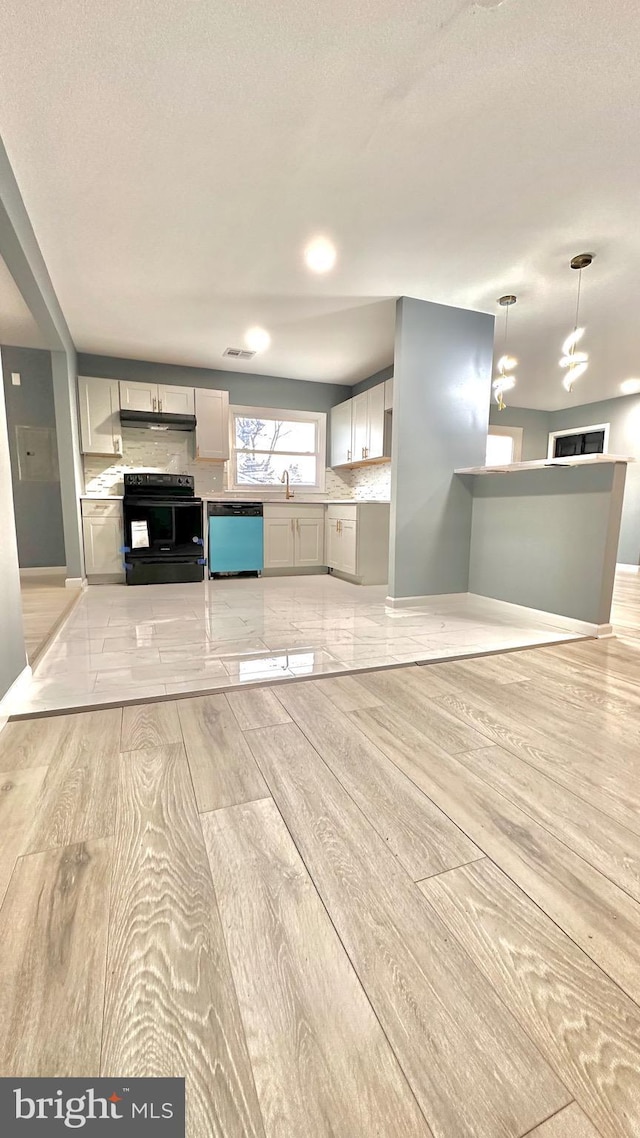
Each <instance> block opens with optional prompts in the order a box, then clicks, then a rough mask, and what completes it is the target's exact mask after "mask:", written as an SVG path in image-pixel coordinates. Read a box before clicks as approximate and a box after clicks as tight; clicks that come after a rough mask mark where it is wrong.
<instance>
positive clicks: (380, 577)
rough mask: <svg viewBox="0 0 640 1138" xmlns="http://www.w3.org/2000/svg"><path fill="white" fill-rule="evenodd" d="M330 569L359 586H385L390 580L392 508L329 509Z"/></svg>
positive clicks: (385, 504) (374, 505)
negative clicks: (390, 515) (342, 574)
mask: <svg viewBox="0 0 640 1138" xmlns="http://www.w3.org/2000/svg"><path fill="white" fill-rule="evenodd" d="M326 550H327V562H326V563H327V565H328V566H329V568H330V569H333V570H334V571H335V572H337V573H344V574H345V575H346V576H348V577H352V578H353V579H354V580H355V581H356V582H357V583H358V584H359V585H384V584H386V582H387V580H388V576H389V504H388V502H362V503H360V504H354V505H350V504H349V505H335V506H331V505H329V506H327V520H326Z"/></svg>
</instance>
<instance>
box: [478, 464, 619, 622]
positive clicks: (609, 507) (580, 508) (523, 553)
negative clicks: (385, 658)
mask: <svg viewBox="0 0 640 1138" xmlns="http://www.w3.org/2000/svg"><path fill="white" fill-rule="evenodd" d="M625 470H626V467H625V466H624V465H621V464H618V465H615V464H613V463H611V464H606V465H602V466H583V467H575V466H573V467H560V468H555V469H552V468H548V469H543V470H534V471H526V470H523V471H517V472H514V473H511V474H491V475H482V476H481V477H476V478H472V477H468V476H465V477H464V478H461V479H460V480H461V481H464V482H465V483H467V484H468V485H470V486H471V488H472V491H473V525H472V532H471V554H470V562H469V591H470V592H472V593H479V594H481V595H482V596H486V597H495V598H496V599H497V600H502V601H511V602H512V603H513V604H517V605H525V606H526V607H527V608H535V609H543V610H544V611H545V612H551V613H559V614H561V615H562V616H568V617H573V618H575V619H577V620H584V621H588V622H589V623H591V624H608V623H609V616H610V612H611V596H612V591H613V579H614V573H615V561H616V547H617V542H618V531H619V525H620V513H621V509H622V496H623V492H624V476H625Z"/></svg>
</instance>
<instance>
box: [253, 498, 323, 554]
mask: <svg viewBox="0 0 640 1138" xmlns="http://www.w3.org/2000/svg"><path fill="white" fill-rule="evenodd" d="M326 564H327V562H326V560H325V555H324V506H296V505H290V506H286V505H284V504H282V505H280V503H277V504H274V505H265V507H264V567H265V569H311V568H316V567H318V566H324V565H326Z"/></svg>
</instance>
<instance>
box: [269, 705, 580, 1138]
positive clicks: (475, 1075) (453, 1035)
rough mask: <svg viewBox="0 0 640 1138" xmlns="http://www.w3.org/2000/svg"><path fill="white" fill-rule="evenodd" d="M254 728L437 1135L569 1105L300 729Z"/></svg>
mask: <svg viewBox="0 0 640 1138" xmlns="http://www.w3.org/2000/svg"><path fill="white" fill-rule="evenodd" d="M362 714H365V713H364V712H363V713H362ZM366 714H370V712H369V713H366ZM247 737H248V739H249V742H250V745H251V748H252V750H253V752H254V754H255V755H256V758H257V759H258V760H259V762H260V766H261V768H262V770H263V772H264V774H265V777H266V779H267V782H268V783H269V787H270V789H271V792H272V795H273V797H274V799H275V801H276V804H277V805H278V807H279V809H280V812H281V813H282V815H283V817H284V819H285V822H286V824H287V826H288V828H289V831H290V832H291V834H292V836H293V838H294V841H295V842H296V845H297V847H298V849H299V850H300V853H301V855H302V858H303V860H304V862H305V865H306V866H307V868H308V871H309V873H310V874H311V877H312V880H313V882H314V884H315V886H316V888H317V889H318V891H319V893H320V895H321V897H322V899H323V901H324V904H325V905H326V907H327V909H328V912H329V915H330V917H331V919H332V921H333V923H334V925H335V927H336V929H337V931H338V935H339V936H340V939H341V940H342V943H343V944H344V946H345V948H346V950H347V953H348V954H349V957H350V959H351V961H352V963H353V966H354V968H355V969H356V972H357V973H358V975H359V977H360V980H361V982H362V984H363V986H364V988H365V991H366V993H367V995H368V997H369V1000H370V1001H371V1003H372V1004H373V1008H374V1011H375V1012H376V1014H377V1016H378V1019H379V1020H380V1022H381V1024H382V1027H383V1030H384V1031H385V1034H386V1035H387V1038H388V1039H389V1042H390V1043H391V1046H392V1047H393V1049H394V1051H395V1053H396V1055H397V1057H398V1060H399V1062H400V1065H401V1067H402V1069H403V1071H404V1073H405V1075H406V1077H407V1078H408V1080H409V1083H410V1085H411V1087H412V1089H413V1092H414V1094H415V1096H416V1098H417V1100H418V1103H419V1105H420V1107H421V1108H422V1111H423V1113H424V1115H425V1117H426V1119H427V1121H428V1122H429V1125H430V1126H431V1128H432V1129H433V1131H434V1134H435V1135H443V1136H444V1135H447V1136H448V1135H454V1134H455V1135H460V1136H461V1138H462V1136H463V1135H464V1136H465V1138H471V1136H473V1138H507V1136H509V1138H515V1136H516V1135H518V1136H519V1135H522V1134H524V1133H525V1132H526V1131H527V1130H530V1129H532V1127H533V1126H535V1125H537V1124H538V1123H539V1122H540V1121H541V1120H542V1119H543V1118H546V1117H548V1116H549V1115H550V1114H552V1113H553V1112H554V1111H555V1110H558V1109H560V1107H561V1106H564V1105H566V1104H567V1103H568V1102H569V1096H568V1095H567V1093H566V1091H565V1089H564V1088H563V1087H562V1086H561V1085H560V1084H559V1082H558V1080H557V1079H556V1077H555V1076H554V1075H553V1074H552V1072H551V1071H550V1069H549V1068H548V1067H547V1065H546V1064H545V1063H544V1062H543V1061H542V1060H541V1058H540V1055H539V1053H538V1052H537V1050H536V1049H535V1048H534V1047H533V1045H532V1044H531V1042H530V1040H529V1039H528V1037H527V1036H525V1034H524V1033H523V1032H522V1031H521V1029H520V1028H518V1027H516V1024H515V1021H514V1020H513V1019H512V1017H511V1015H510V1013H509V1012H508V1011H507V1009H506V1008H505V1007H504V1005H503V1004H502V1003H501V1001H499V1000H498V999H497V997H496V996H495V993H494V992H493V990H492V989H491V988H490V986H489V985H488V984H487V982H486V981H485V979H484V977H483V976H482V975H481V973H480V972H479V971H478V970H477V969H476V968H475V966H474V965H473V964H472V962H471V960H470V958H468V957H467V955H466V954H465V953H464V952H463V951H462V950H461V948H460V947H459V945H458V944H457V942H455V941H454V940H453V938H452V937H451V936H450V934H449V933H448V931H447V930H446V929H445V926H444V925H443V923H442V922H441V921H440V919H439V918H438V917H437V916H436V914H435V911H434V910H433V909H432V908H431V906H429V905H428V904H427V903H426V901H425V898H424V897H423V896H422V895H421V893H420V890H419V889H418V887H417V886H416V885H414V883H413V882H412V881H410V879H409V878H408V877H407V875H406V874H405V873H404V871H403V870H402V868H401V866H400V865H399V864H398V861H397V860H396V858H395V857H394V856H393V854H392V853H391V851H390V850H389V849H388V848H387V845H386V843H385V842H384V841H383V840H382V839H381V838H380V837H379V835H378V834H376V832H375V831H374V830H373V829H372V827H371V826H370V825H369V823H368V822H367V820H366V819H365V818H364V815H363V814H362V813H361V811H360V810H359V809H358V807H357V806H356V805H355V803H354V802H353V801H352V799H351V798H350V797H349V795H348V794H347V793H346V791H345V790H344V789H343V787H342V786H341V784H340V783H339V782H338V780H337V779H336V778H335V776H334V775H333V774H332V773H331V771H330V770H329V768H328V767H327V766H326V764H325V763H324V762H323V760H322V759H321V758H320V756H319V755H318V754H317V752H316V751H314V749H313V748H312V747H311V745H310V744H309V743H308V741H307V740H306V739H305V738H304V736H303V735H302V733H301V732H300V730H299V728H297V727H296V726H294V725H293V724H290V725H289V724H284V725H283V726H281V727H267V728H264V729H261V730H259V731H252V732H250V733H249V735H248V736H247Z"/></svg>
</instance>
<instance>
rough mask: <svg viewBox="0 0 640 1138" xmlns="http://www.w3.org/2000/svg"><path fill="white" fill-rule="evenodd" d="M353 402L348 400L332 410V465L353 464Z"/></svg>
mask: <svg viewBox="0 0 640 1138" xmlns="http://www.w3.org/2000/svg"><path fill="white" fill-rule="evenodd" d="M352 408H353V400H352V399H347V400H345V402H344V403H338V405H337V406H336V407H332V408H331V465H332V466H346V465H347V464H348V463H350V462H351V459H352V457H353V456H352V452H351V412H352Z"/></svg>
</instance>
